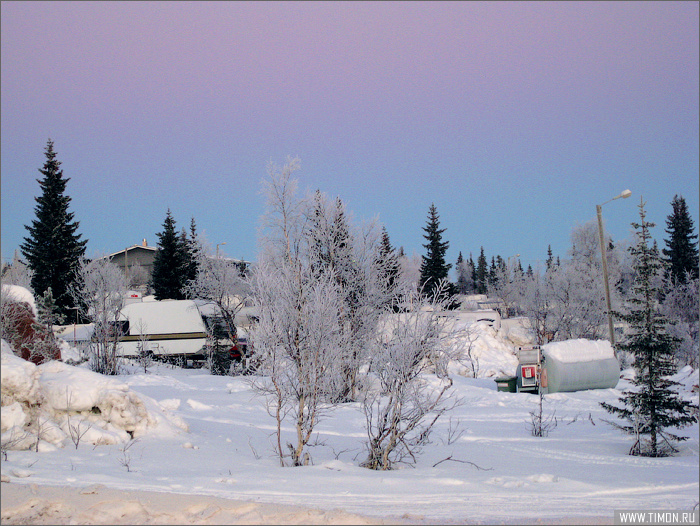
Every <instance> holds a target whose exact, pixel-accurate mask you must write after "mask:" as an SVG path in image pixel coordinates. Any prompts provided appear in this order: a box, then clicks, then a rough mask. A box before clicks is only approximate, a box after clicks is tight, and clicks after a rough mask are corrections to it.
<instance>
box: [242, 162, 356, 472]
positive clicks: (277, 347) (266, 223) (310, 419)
mask: <svg viewBox="0 0 700 526" xmlns="http://www.w3.org/2000/svg"><path fill="white" fill-rule="evenodd" d="M298 168H299V159H296V158H293V159H292V158H288V159H287V163H286V164H285V165H284V166H283V167H282V169H281V170H280V169H278V168H277V167H275V166H274V165H272V164H270V165H269V166H268V174H269V180H267V181H265V194H266V197H267V210H266V214H265V216H264V218H263V229H264V230H263V231H264V237H263V238H262V240H261V245H262V246H261V253H260V258H259V260H258V265H257V266H256V268H255V269H254V270H253V273H252V276H251V286H252V292H253V298H254V301H255V303H256V304H257V306H258V308H259V319H258V322H257V323H256V324H255V326H254V328H253V330H252V332H251V340H252V344H253V346H254V347H255V352H256V355H257V357H258V359H259V362H260V367H259V372H260V373H261V374H263V375H264V376H262V377H260V378H258V379H257V380H256V381H255V384H254V386H255V388H256V389H257V390H258V392H261V393H262V394H264V395H265V396H266V398H267V407H268V411H269V412H270V413H271V414H272V415H273V416H274V417H275V419H276V422H277V431H276V442H277V443H276V450H277V451H276V452H277V454H278V455H279V458H280V463H281V465H283V466H284V465H286V459H287V458H289V459H290V463H291V465H293V466H300V465H306V464H308V463H309V462H310V455H309V452H308V448H307V446H308V444H309V442H310V440H311V438H312V435H313V431H314V428H315V426H316V425H317V424H318V422H319V420H320V419H321V417H322V415H323V414H324V412H325V411H326V410H327V409H328V408H329V404H328V398H329V394H330V392H331V387H332V385H333V383H334V379H335V378H336V374H337V372H336V370H335V368H336V366H337V364H338V363H339V361H340V356H339V351H340V350H341V349H343V348H344V347H345V345H344V341H343V338H344V337H345V335H346V332H345V331H343V330H342V327H341V326H340V323H339V320H340V309H341V306H342V304H343V297H342V294H341V290H340V286H339V285H338V282H337V279H336V278H337V276H336V273H335V270H333V269H331V270H329V271H328V272H322V273H319V272H317V271H316V270H315V269H313V268H312V265H311V264H310V259H309V243H308V241H309V238H308V236H307V235H306V234H307V228H308V216H307V214H306V212H307V211H308V208H307V206H308V201H304V200H298V199H297V197H296V181H295V180H293V179H291V175H292V173H293V172H294V171H295V170H297V169H298ZM287 417H289V418H290V419H291V420H292V421H293V422H294V426H295V430H296V433H295V434H296V437H295V440H288V439H283V436H282V435H283V430H282V423H283V421H284V420H285V418H287ZM283 442H286V443H285V444H284V445H283Z"/></svg>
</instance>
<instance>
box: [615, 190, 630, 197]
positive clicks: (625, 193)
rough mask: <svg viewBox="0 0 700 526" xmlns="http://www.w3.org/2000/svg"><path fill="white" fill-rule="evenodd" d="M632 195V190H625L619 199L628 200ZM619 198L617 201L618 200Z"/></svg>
mask: <svg viewBox="0 0 700 526" xmlns="http://www.w3.org/2000/svg"><path fill="white" fill-rule="evenodd" d="M631 195H632V191H631V190H623V191H622V193H621V194H620V195H618V196H617V197H622V199H627V198H628V197H629V196H631ZM617 197H616V198H615V199H617Z"/></svg>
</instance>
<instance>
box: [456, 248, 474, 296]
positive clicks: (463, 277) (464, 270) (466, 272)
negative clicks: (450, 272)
mask: <svg viewBox="0 0 700 526" xmlns="http://www.w3.org/2000/svg"><path fill="white" fill-rule="evenodd" d="M455 270H456V271H457V284H456V288H457V293H458V294H468V293H469V282H470V281H471V272H470V269H469V263H468V262H467V261H464V257H462V252H461V251H460V253H459V256H458V257H457V264H456V265H455Z"/></svg>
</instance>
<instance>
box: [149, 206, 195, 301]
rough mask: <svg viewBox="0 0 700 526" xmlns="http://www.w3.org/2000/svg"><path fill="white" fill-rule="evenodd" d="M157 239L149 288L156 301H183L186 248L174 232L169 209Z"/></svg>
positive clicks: (173, 223)
mask: <svg viewBox="0 0 700 526" xmlns="http://www.w3.org/2000/svg"><path fill="white" fill-rule="evenodd" d="M156 236H157V237H158V251H157V252H156V255H155V258H154V260H153V274H152V277H151V287H152V288H153V292H154V295H155V298H156V299H157V300H165V299H173V300H181V299H185V294H184V292H183V289H184V286H185V285H186V281H185V277H186V264H187V260H186V257H185V255H186V253H187V246H186V245H185V243H184V242H183V240H182V236H180V235H178V234H177V233H176V232H175V219H173V216H172V214H171V213H170V209H168V213H167V214H166V216H165V221H164V222H163V231H162V232H160V233H158V234H156Z"/></svg>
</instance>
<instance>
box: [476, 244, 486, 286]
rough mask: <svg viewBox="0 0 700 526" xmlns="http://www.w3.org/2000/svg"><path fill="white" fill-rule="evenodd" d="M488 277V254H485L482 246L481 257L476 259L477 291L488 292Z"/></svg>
mask: <svg viewBox="0 0 700 526" xmlns="http://www.w3.org/2000/svg"><path fill="white" fill-rule="evenodd" d="M488 277H489V269H488V263H486V256H485V255H484V247H481V253H480V254H479V258H478V259H477V260H476V280H475V284H476V293H477V294H486V291H487V290H488Z"/></svg>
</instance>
